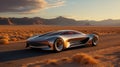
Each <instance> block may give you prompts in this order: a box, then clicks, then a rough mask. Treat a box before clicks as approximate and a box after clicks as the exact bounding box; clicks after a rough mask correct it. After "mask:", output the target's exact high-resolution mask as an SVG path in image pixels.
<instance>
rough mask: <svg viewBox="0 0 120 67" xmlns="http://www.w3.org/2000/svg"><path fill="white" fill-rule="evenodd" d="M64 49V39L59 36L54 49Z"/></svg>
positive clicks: (56, 50)
mask: <svg viewBox="0 0 120 67" xmlns="http://www.w3.org/2000/svg"><path fill="white" fill-rule="evenodd" d="M63 49H64V41H63V40H62V39H61V38H57V39H56V40H55V42H54V51H55V52H61V51H62V50H63Z"/></svg>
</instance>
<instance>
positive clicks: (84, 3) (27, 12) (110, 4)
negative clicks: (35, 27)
mask: <svg viewBox="0 0 120 67" xmlns="http://www.w3.org/2000/svg"><path fill="white" fill-rule="evenodd" d="M58 16H63V17H67V18H73V19H76V20H104V19H120V0H0V17H42V18H47V19H50V18H55V17H58Z"/></svg>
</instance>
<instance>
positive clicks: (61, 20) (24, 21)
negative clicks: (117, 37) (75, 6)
mask: <svg viewBox="0 0 120 67" xmlns="http://www.w3.org/2000/svg"><path fill="white" fill-rule="evenodd" d="M38 24H39V25H62V26H63V25H64V26H66V25H77V26H120V20H112V19H108V20H102V21H89V20H80V21H76V20H74V19H70V18H65V17H62V16H59V17H56V18H53V19H44V18H40V17H34V18H28V17H23V18H2V17H0V25H38Z"/></svg>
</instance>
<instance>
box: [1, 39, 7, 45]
mask: <svg viewBox="0 0 120 67" xmlns="http://www.w3.org/2000/svg"><path fill="white" fill-rule="evenodd" d="M0 44H9V41H8V39H0Z"/></svg>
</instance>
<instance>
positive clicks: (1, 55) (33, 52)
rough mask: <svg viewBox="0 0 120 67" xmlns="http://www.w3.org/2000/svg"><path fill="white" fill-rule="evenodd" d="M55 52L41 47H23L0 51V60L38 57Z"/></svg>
mask: <svg viewBox="0 0 120 67" xmlns="http://www.w3.org/2000/svg"><path fill="white" fill-rule="evenodd" d="M51 53H53V51H48V50H47V51H44V50H41V49H22V50H14V51H6V52H0V62H6V61H12V60H19V59H24V58H29V57H36V56H42V55H48V54H51Z"/></svg>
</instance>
